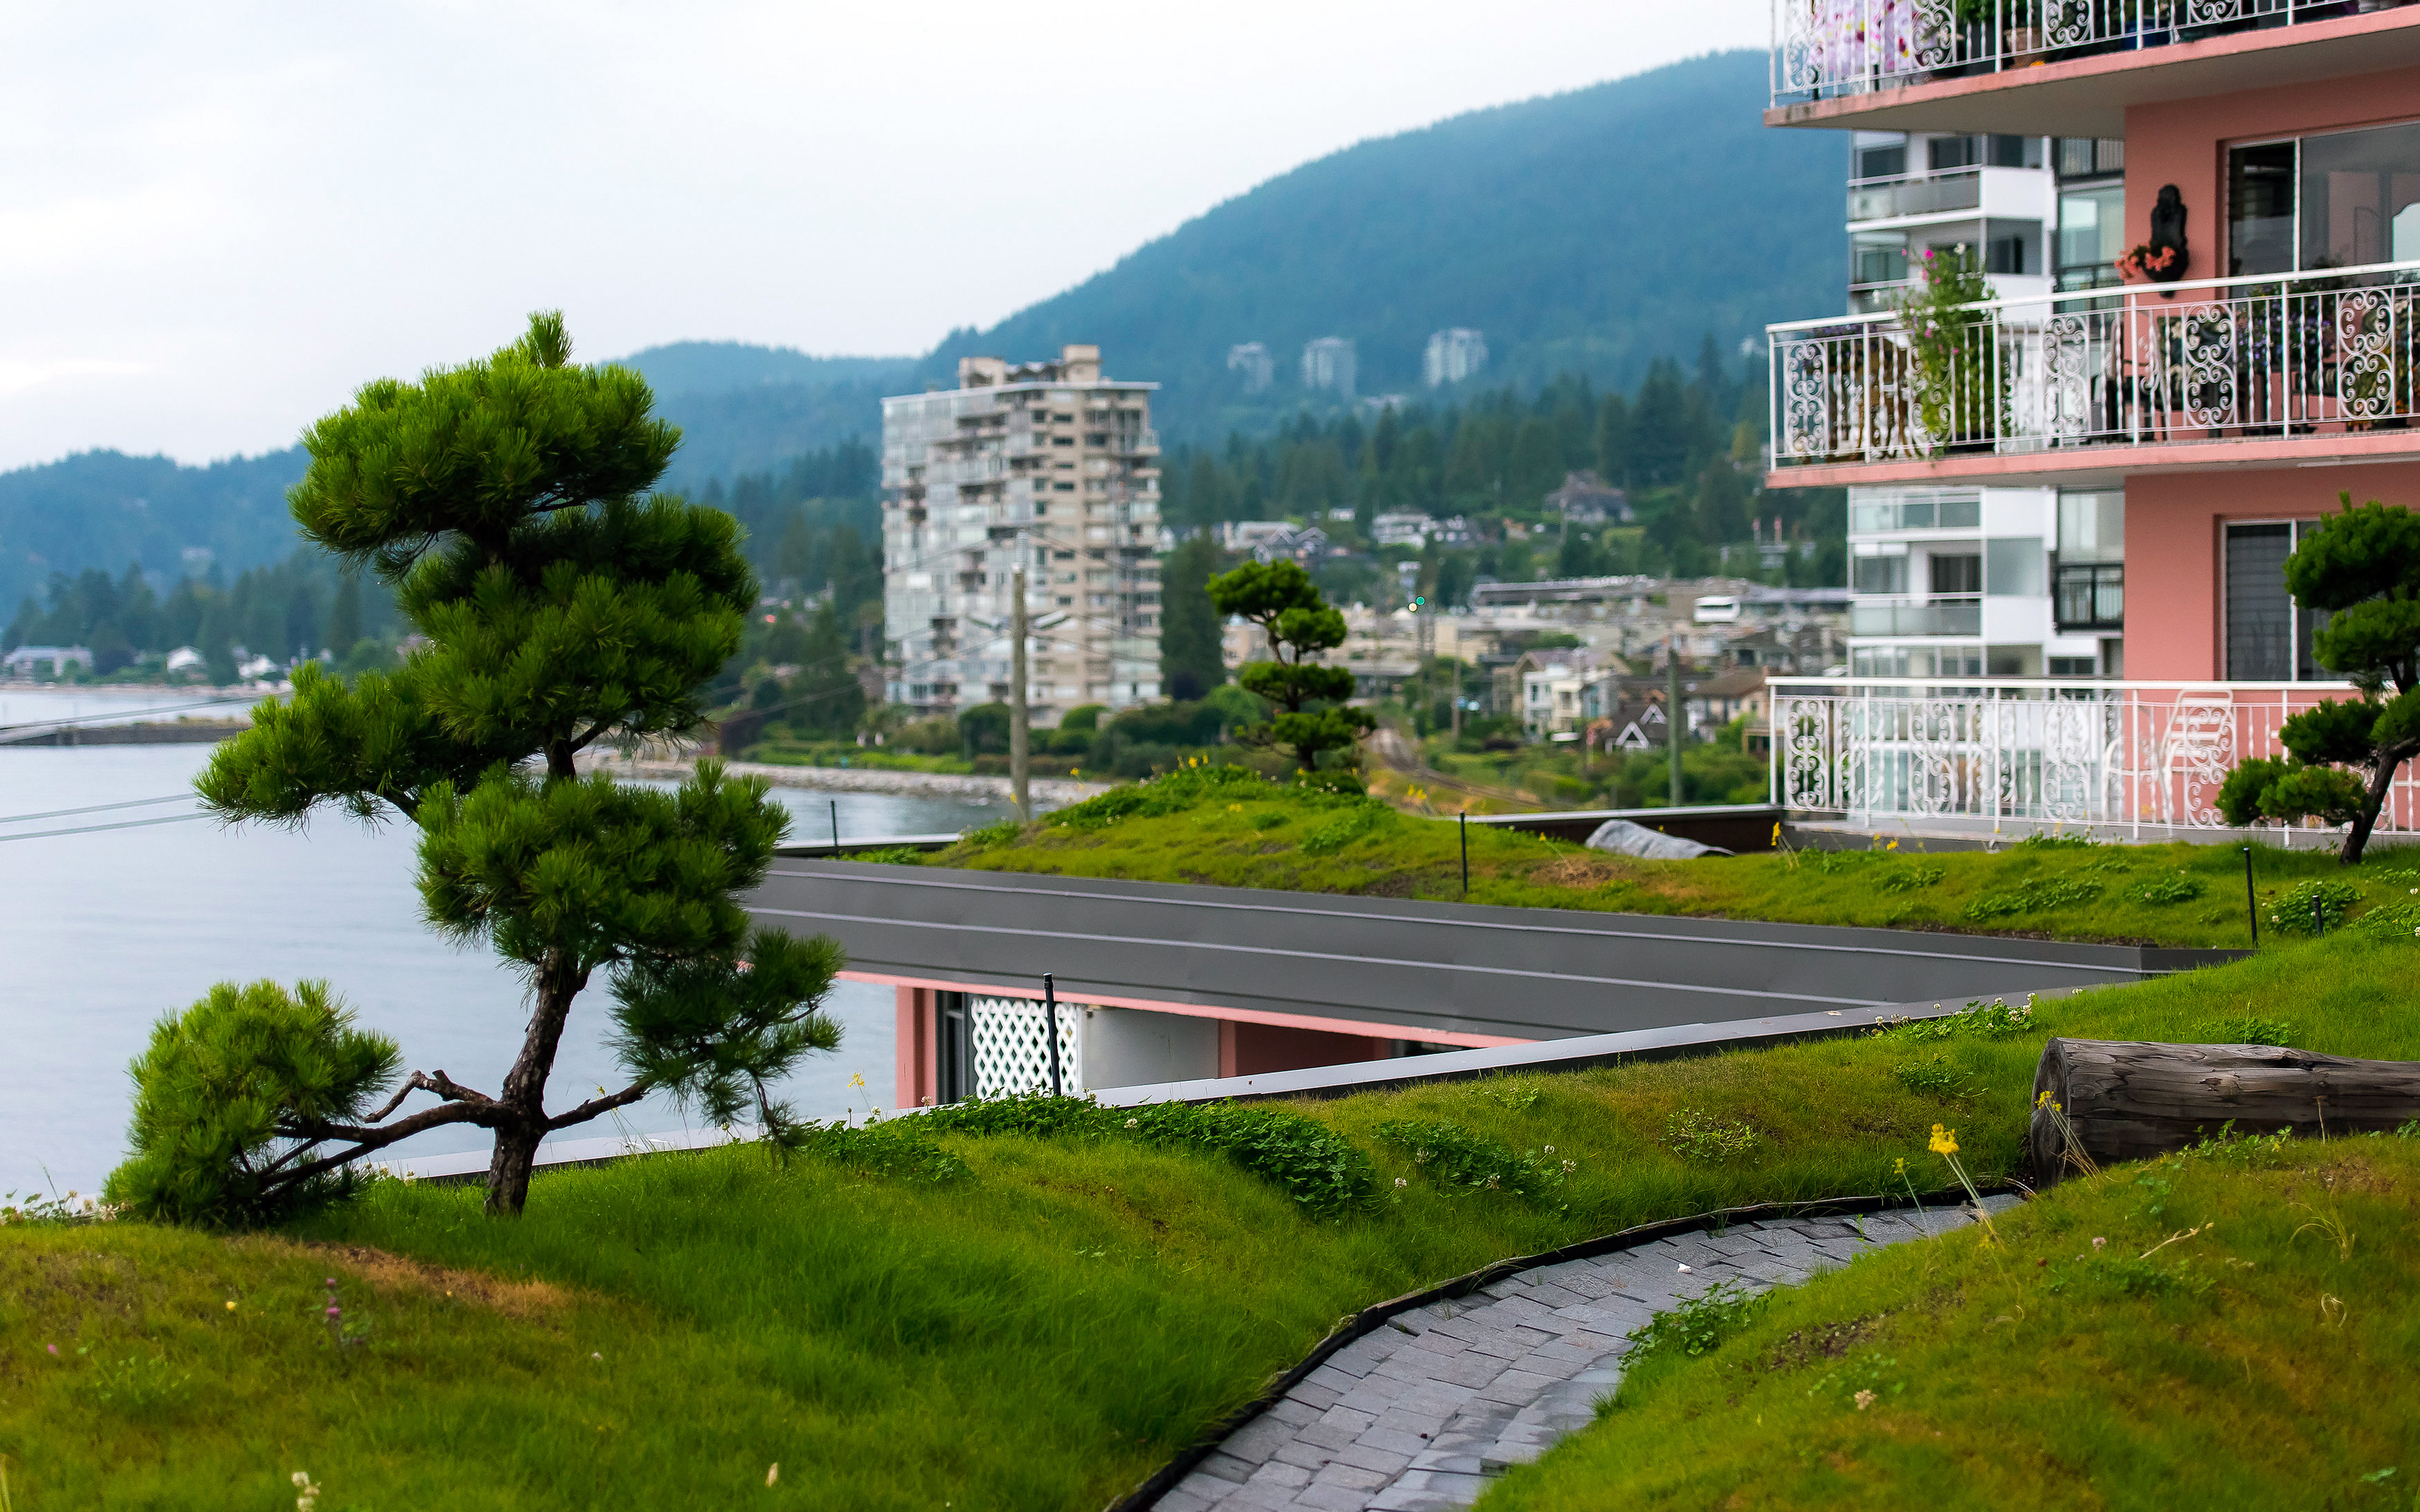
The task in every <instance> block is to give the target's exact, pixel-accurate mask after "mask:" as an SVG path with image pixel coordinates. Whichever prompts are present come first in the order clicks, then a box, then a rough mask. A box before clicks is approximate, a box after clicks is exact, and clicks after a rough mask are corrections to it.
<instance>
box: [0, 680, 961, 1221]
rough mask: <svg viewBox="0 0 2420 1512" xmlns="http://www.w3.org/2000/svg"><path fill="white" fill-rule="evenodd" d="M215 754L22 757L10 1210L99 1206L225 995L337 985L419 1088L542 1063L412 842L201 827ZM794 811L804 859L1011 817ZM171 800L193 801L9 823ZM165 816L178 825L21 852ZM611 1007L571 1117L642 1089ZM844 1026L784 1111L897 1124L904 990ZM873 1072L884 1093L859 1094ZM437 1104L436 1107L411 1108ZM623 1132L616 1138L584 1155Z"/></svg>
mask: <svg viewBox="0 0 2420 1512" xmlns="http://www.w3.org/2000/svg"><path fill="white" fill-rule="evenodd" d="M78 697H80V698H82V699H84V701H85V702H90V699H89V696H88V695H79V696H78ZM36 701H39V702H36ZM67 702H69V699H68V698H67V697H58V698H57V699H56V702H53V698H52V696H48V695H39V694H16V693H10V694H7V695H0V723H8V722H14V721H18V720H24V719H34V718H42V717H52V718H55V717H60V716H61V715H64V714H66V713H69V712H79V713H82V712H92V711H91V710H90V709H88V708H85V709H77V710H73V711H70V710H69V709H67V708H64V707H62V706H61V705H64V704H65V703H67ZM153 702H155V703H156V702H164V701H160V700H154V701H153ZM208 759H209V747H207V746H87V747H80V748H9V747H6V746H0V964H5V974H0V982H5V984H6V985H5V989H0V1036H5V1043H6V1045H7V1053H6V1059H5V1062H0V1064H5V1065H6V1066H7V1068H8V1077H7V1087H8V1090H7V1092H6V1094H5V1095H0V1191H7V1190H14V1191H18V1192H26V1191H44V1190H48V1189H50V1188H52V1187H55V1188H56V1190H57V1191H59V1192H61V1193H65V1192H67V1191H69V1190H70V1189H74V1190H76V1191H80V1192H91V1191H94V1190H95V1189H97V1188H98V1187H99V1186H100V1184H101V1178H102V1177H103V1176H105V1175H106V1174H107V1173H108V1171H109V1169H110V1167H111V1166H113V1165H116V1164H117V1162H118V1161H119V1160H120V1159H121V1158H123V1155H124V1151H125V1133H126V1121H127V1111H128V1106H129V1100H130V1089H129V1086H128V1082H127V1077H126V1066H127V1062H128V1061H129V1060H131V1059H132V1057H134V1056H135V1055H136V1054H137V1053H138V1052H139V1051H140V1050H141V1049H142V1048H143V1045H144V1043H145V1041H146V1040H147V1037H148V1035H149V1033H150V1028H151V1026H152V1024H153V1023H154V1022H155V1021H157V1020H158V1019H159V1018H160V1017H161V1016H162V1015H163V1014H164V1013H168V1012H173V1011H178V1010H180V1009H182V1008H184V1007H185V1006H187V1005H189V1004H191V1003H192V1002H193V1001H194V999H195V998H197V997H199V996H201V995H202V994H203V993H204V992H206V991H207V990H208V989H209V986H210V985H211V984H212V983H213V982H218V981H227V980H236V981H251V980H257V979H259V978H263V977H268V978H271V979H274V980H279V981H282V982H285V983H287V984H288V985H289V986H290V985H291V984H292V983H293V982H294V981H296V980H302V979H306V978H313V977H318V978H325V979H327V980H328V981H329V982H330V983H331V984H332V985H333V986H334V989H335V990H336V992H337V993H338V995H341V996H342V997H344V998H345V999H346V1000H347V1001H348V1002H349V1003H350V1004H351V1005H352V1007H353V1008H354V1009H355V1010H356V1011H358V1012H359V1014H360V1017H361V1021H362V1023H364V1024H365V1025H366V1026H371V1027H374V1028H377V1029H379V1030H380V1031H381V1032H383V1033H385V1034H388V1035H390V1036H392V1037H394V1038H395V1039H396V1041H399V1042H400V1043H401V1045H402V1047H403V1055H404V1065H405V1067H406V1068H407V1069H411V1070H422V1071H437V1070H441V1069H442V1070H443V1071H445V1072H448V1073H450V1074H451V1075H452V1076H453V1077H454V1078H455V1079H456V1080H457V1081H459V1082H462V1083H463V1084H465V1085H466V1086H470V1087H475V1088H481V1089H482V1090H487V1091H493V1090H494V1089H495V1088H497V1086H498V1085H499V1084H500V1083H501V1082H502V1081H503V1080H504V1071H505V1069H506V1067H508V1066H509V1065H510V1064H511V1061H512V1057H513V1055H514V1054H515V1052H516V1051H517V1050H518V1049H519V1048H520V1039H521V1033H522V1029H523V1027H524V1026H525V1023H526V1018H525V1010H524V1008H523V1006H522V1001H521V992H520V984H519V983H518V981H517V980H515V979H514V978H513V977H512V976H511V975H510V974H508V973H507V972H506V971H505V970H504V968H503V967H502V966H500V965H499V964H497V962H496V959H495V957H494V956H492V955H491V954H489V952H488V951H487V950H485V949H472V950H457V949H453V948H451V947H449V946H446V945H444V944H442V943H441V942H440V941H439V940H438V939H437V938H436V936H434V935H433V934H431V933H429V932H428V931H427V929H426V928H425V927H424V926H423V925H422V924H421V922H420V913H419V899H418V897H417V895H416V894H415V893H414V891H413V889H412V886H411V873H412V841H413V834H414V832H413V831H412V830H411V827H410V826H409V825H403V824H400V823H395V824H390V825H387V826H385V827H384V828H382V829H378V830H369V829H365V828H364V827H363V826H362V825H359V824H357V823H355V822H353V821H352V820H350V819H346V818H341V817H329V818H323V819H319V820H317V821H315V822H314V823H313V824H312V825H311V826H310V828H309V829H308V830H307V831H306V832H303V833H294V832H290V831H286V830H280V829H274V828H270V827H267V826H262V825H244V826H240V827H239V828H234V829H223V828H221V827H220V826H219V825H216V824H214V823H212V822H211V821H209V820H206V819H181V818H178V817H177V816H178V815H182V814H186V813H190V812H191V811H192V810H193V807H194V806H193V803H192V801H191V799H190V797H189V796H187V795H188V794H189V793H190V791H191V783H192V781H193V778H194V774H195V773H196V772H198V771H199V770H200V769H201V766H202V764H203V763H204V762H205V761H207V760H208ZM774 792H775V795H777V796H779V797H780V798H781V799H782V800H783V802H785V803H787V804H788V805H789V806H790V807H791V808H792V810H794V811H795V812H796V813H797V814H798V816H799V817H798V823H797V825H795V827H794V828H793V830H792V833H793V834H794V835H795V836H797V837H798V838H799V839H802V840H803V839H813V838H815V837H818V836H821V835H822V834H824V833H825V832H826V831H827V830H828V829H829V828H830V810H829V809H828V808H827V807H826V805H827V803H828V802H837V803H838V804H839V805H840V827H841V833H842V834H844V835H847V836H851V837H856V836H866V835H885V834H932V833H938V832H945V831H949V830H955V829H960V828H964V827H966V826H967V825H980V824H987V823H991V822H993V821H995V820H997V819H998V818H999V817H1000V815H1001V812H1002V810H1001V806H1000V805H999V804H997V803H994V804H991V805H988V806H985V805H977V804H971V803H960V802H955V801H950V800H940V799H929V798H908V797H892V796H888V795H879V794H865V793H842V794H821V793H815V792H812V791H807V790H802V789H780V788H777V789H775V790H774ZM157 797H168V798H173V799H174V800H175V801H172V802H167V803H163V804H159V805H156V806H148V807H142V808H132V809H124V810H110V811H104V812H100V813H88V814H77V815H70V816H65V817H61V818H56V819H44V820H30V821H20V822H8V821H12V820H17V817H18V816H22V815H26V814H33V813H37V812H43V811H48V810H60V809H76V808H83V807H85V806H87V805H94V804H111V803H124V802H126V801H127V800H130V799H136V798H157ZM149 820H168V821H170V822H167V823H145V824H141V825H139V827H130V828H120V829H88V830H85V832H83V833H77V834H54V835H52V836H50V838H45V839H32V838H27V839H22V840H21V839H16V838H14V837H18V836H33V835H38V834H42V833H44V832H50V831H57V830H65V829H80V828H82V827H83V826H87V825H123V824H127V823H129V822H130V821H149ZM609 1002H610V999H609V998H608V996H607V995H606V992H605V989H604V984H603V981H602V980H601V979H599V980H598V981H597V983H596V984H595V985H592V986H591V987H590V988H589V990H588V991H587V992H586V993H583V994H582V995H581V999H580V1001H579V1003H578V1005H577V1006H576V1007H575V1008H574V1009H573V1011H572V1018H571V1025H570V1027H569V1029H568V1031H567V1032H566V1035H565V1038H564V1041H563V1047H562V1051H561V1053H560V1054H559V1055H558V1056H557V1057H556V1059H555V1065H554V1074H553V1076H552V1078H551V1080H550V1081H549V1083H548V1091H549V1096H548V1102H549V1104H550V1105H551V1106H554V1107H557V1108H561V1107H566V1106H569V1105H570V1104H571V1103H576V1102H578V1101H580V1099H581V1098H582V1097H583V1096H587V1095H591V1094H592V1091H593V1088H597V1086H599V1085H604V1086H608V1087H619V1086H621V1085H623V1082H624V1080H625V1078H624V1077H622V1076H621V1075H620V1074H618V1072H617V1068H616V1067H615V1066H614V1064H613V1057H612V1054H611V1053H610V1052H609V1051H608V1050H607V1049H606V1048H605V1046H604V1044H603V1042H602V1034H603V1030H604V1028H605V1026H606V1024H607V1019H606V1010H607V1006H608V1004H609ZM827 1007H828V1011H830V1012H831V1013H832V1014H833V1016H834V1017H835V1018H837V1019H838V1020H839V1022H840V1024H841V1026H842V1030H843V1036H842V1041H841V1048H840V1049H839V1051H838V1052H836V1053H835V1054H833V1055H831V1056H819V1057H812V1058H811V1059H810V1061H809V1062H808V1063H807V1064H806V1066H805V1067H804V1068H803V1069H801V1070H800V1071H799V1072H798V1073H797V1074H796V1075H795V1076H794V1077H793V1078H792V1080H791V1082H790V1083H789V1085H788V1086H786V1087H784V1088H783V1089H782V1091H783V1095H784V1096H786V1097H787V1098H788V1099H789V1101H790V1102H791V1103H792V1105H793V1106H794V1107H796V1108H797V1109H798V1110H799V1112H800V1113H801V1114H803V1115H805V1116H808V1117H812V1118H833V1117H837V1116H839V1115H840V1114H841V1113H842V1112H844V1111H845V1109H847V1108H849V1107H851V1106H854V1107H855V1108H856V1109H857V1110H858V1111H859V1112H863V1111H864V1110H865V1109H866V1108H867V1107H868V1106H869V1105H873V1104H876V1103H879V1104H882V1105H888V1103H889V1102H890V1095H891V1090H892V1077H893V1066H892V1037H893V1018H892V989H890V988H888V987H877V986H872V985H868V984H864V983H859V982H842V983H840V984H839V985H838V986H837V987H836V988H835V990H834V991H833V994H832V995H831V998H830V1002H829V1003H828V1005H827ZM852 1075H862V1076H863V1077H864V1078H865V1081H866V1084H867V1087H868V1088H869V1089H870V1090H869V1091H860V1090H858V1089H856V1088H852V1087H850V1086H849V1085H848V1083H849V1078H850V1077H851V1076H852ZM429 1103H430V1100H429V1099H428V1098H427V1097H426V1095H424V1094H415V1095H414V1096H413V1098H412V1100H411V1102H410V1103H407V1104H406V1107H407V1108H418V1107H422V1106H427V1105H429ZM622 1119H623V1120H624V1126H625V1127H626V1128H627V1129H628V1131H629V1132H632V1133H643V1134H657V1133H664V1132H669V1131H673V1130H676V1129H680V1128H683V1127H684V1126H685V1125H684V1120H683V1119H682V1116H681V1114H680V1112H679V1110H677V1109H675V1108H674V1107H673V1106H671V1105H670V1104H669V1103H666V1102H664V1101H662V1100H660V1099H657V1100H650V1101H649V1102H646V1103H640V1104H638V1105H636V1106H634V1107H630V1108H627V1109H624V1110H623V1112H622ZM617 1132H619V1131H617V1130H616V1128H615V1127H614V1125H613V1123H612V1122H611V1121H610V1120H599V1121H598V1122H597V1123H596V1124H593V1125H590V1126H587V1127H584V1128H582V1129H580V1130H578V1131H575V1132H566V1134H565V1135H564V1137H566V1138H580V1137H594V1136H597V1135H607V1136H611V1135H613V1134H616V1133H617ZM488 1142H489V1141H488V1136H487V1135H486V1134H484V1133H482V1132H481V1131H479V1130H476V1129H442V1130H437V1131H433V1132H431V1133H429V1134H423V1135H420V1136H419V1137H417V1138H415V1139H411V1140H408V1141H405V1142H404V1143H402V1144H400V1145H397V1146H396V1147H393V1148H394V1149H396V1151H399V1152H404V1153H411V1154H422V1155H430V1154H441V1153H450V1152H454V1151H459V1150H473V1149H486V1148H487V1145H488ZM46 1172H47V1174H46Z"/></svg>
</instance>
